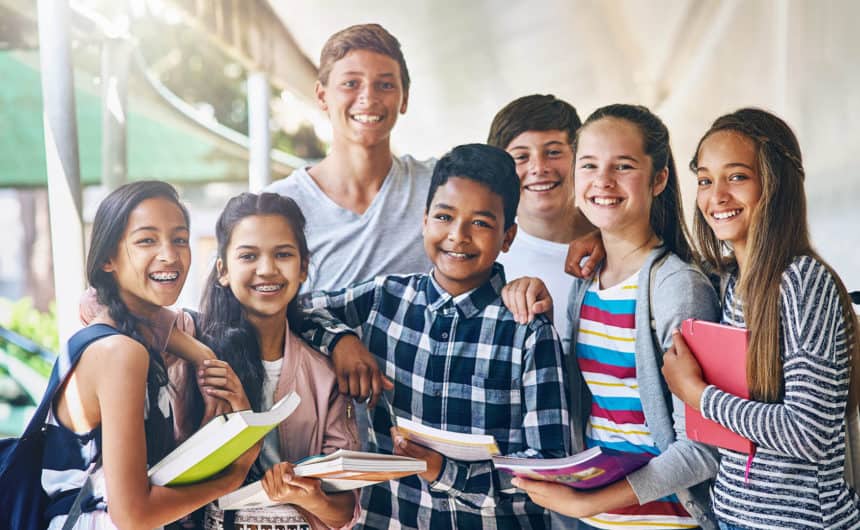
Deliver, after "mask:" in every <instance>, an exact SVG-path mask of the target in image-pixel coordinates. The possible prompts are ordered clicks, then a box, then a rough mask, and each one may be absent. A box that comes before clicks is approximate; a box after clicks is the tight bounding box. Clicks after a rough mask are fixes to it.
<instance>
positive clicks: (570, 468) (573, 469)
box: [493, 447, 654, 490]
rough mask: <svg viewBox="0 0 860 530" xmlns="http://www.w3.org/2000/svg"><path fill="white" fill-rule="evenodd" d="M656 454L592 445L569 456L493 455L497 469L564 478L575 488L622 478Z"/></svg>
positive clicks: (553, 479) (556, 479) (557, 479)
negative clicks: (512, 456) (519, 456)
mask: <svg viewBox="0 0 860 530" xmlns="http://www.w3.org/2000/svg"><path fill="white" fill-rule="evenodd" d="M653 456H654V455H651V454H648V453H624V452H621V451H615V450H613V449H607V448H605V447H592V448H591V449H586V450H585V451H583V452H581V453H577V454H575V455H572V456H567V457H565V458H509V457H503V456H495V457H493V465H494V466H495V467H496V469H499V470H502V471H507V472H508V473H511V474H513V475H516V476H518V477H524V478H530V479H534V480H546V481H550V482H560V483H562V484H566V485H568V486H570V487H572V488H576V489H581V490H587V489H593V488H601V487H603V486H606V485H608V484H612V483H613V482H615V481H617V480H620V479H622V478H624V477H626V476H627V475H629V474H630V473H632V472H634V471H636V470H637V469H639V468H640V467H642V466H644V465H645V464H647V463H648V461H649V460H651V458H653Z"/></svg>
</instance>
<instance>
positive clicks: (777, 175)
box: [690, 108, 860, 407]
mask: <svg viewBox="0 0 860 530" xmlns="http://www.w3.org/2000/svg"><path fill="white" fill-rule="evenodd" d="M719 131H732V132H735V133H738V134H741V135H743V136H745V137H747V138H749V139H750V140H752V142H753V143H754V144H755V150H756V165H757V168H756V169H757V171H758V174H759V177H760V179H761V188H762V189H761V197H760V198H759V201H758V204H757V206H756V207H755V208H754V211H753V212H752V215H751V219H750V227H749V235H748V237H747V249H748V256H747V263H748V265H747V266H746V269H747V270H748V271H755V274H749V273H748V274H742V275H741V276H740V279H739V282H738V293H739V294H740V297H741V299H742V300H743V313H744V321H745V322H746V325H747V328H748V329H749V330H750V342H749V355H748V356H747V382H748V384H749V388H750V395H751V396H752V397H753V399H756V400H759V401H766V402H778V401H780V400H781V399H782V397H783V392H784V388H783V371H782V361H781V359H780V342H779V341H780V325H781V324H780V316H779V312H780V299H781V298H780V284H781V281H782V274H783V272H784V271H785V270H786V269H787V268H788V267H789V265H790V264H791V262H792V261H793V260H794V259H795V258H796V257H797V256H804V255H805V256H811V257H813V258H814V259H816V260H818V261H820V262H821V263H822V264H824V266H825V267H826V268H827V270H828V271H829V272H830V274H831V275H832V276H833V279H834V281H835V283H836V286H837V289H838V291H839V299H840V302H841V305H842V314H843V320H844V322H845V332H846V339H847V343H848V355H849V370H850V374H851V377H850V387H849V403H850V404H851V407H856V406H857V403H858V398H860V395H858V394H860V388H858V385H857V373H858V359H860V355H858V351H860V338H858V336H857V319H856V317H855V315H854V310H853V308H852V306H851V299H850V298H849V296H848V291H847V290H846V289H845V286H844V285H843V284H842V282H841V280H840V279H839V276H837V275H836V272H835V271H834V270H833V269H832V268H831V267H830V265H828V264H827V263H826V262H825V261H824V260H822V259H821V257H820V256H819V255H818V254H817V253H816V252H815V251H814V250H813V249H812V244H811V243H810V239H809V228H808V226H807V219H806V194H805V193H804V187H803V181H804V178H805V172H804V170H803V161H802V158H801V153H800V145H799V144H798V142H797V137H796V136H795V135H794V132H793V131H792V130H791V128H790V127H789V126H788V124H786V123H785V122H784V121H783V120H782V119H780V118H778V117H777V116H774V115H773V114H771V113H769V112H767V111H764V110H761V109H754V108H745V109H740V110H738V111H735V112H733V113H731V114H726V115H725V116H720V117H719V118H717V120H716V121H715V122H714V123H713V125H711V128H710V129H708V132H706V133H705V135H704V136H703V137H702V139H701V140H699V145H698V146H697V147H696V153H695V155H694V156H693V159H692V161H690V169H691V170H692V171H693V172H696V169H697V168H698V166H699V163H698V159H699V151H700V149H701V148H702V142H704V141H705V140H706V139H707V138H708V137H709V136H710V135H712V134H714V133H716V132H719ZM693 231H694V233H695V236H696V240H697V242H698V245H699V248H700V251H701V252H702V257H703V258H704V259H705V260H706V261H708V262H710V264H711V265H712V266H714V267H715V268H716V269H717V270H718V271H719V272H720V273H724V272H725V271H726V270H727V269H728V268H730V267H736V266H737V262H736V261H735V259H734V256H733V255H732V254H731V253H728V256H727V255H726V254H727V250H728V249H727V247H726V246H725V245H724V243H722V242H721V241H720V240H718V239H717V237H716V235H715V234H714V232H713V231H712V230H711V229H710V227H709V226H708V224H707V222H706V221H705V218H704V216H703V214H702V212H701V210H699V209H698V208H697V209H696V213H695V216H694V219H693Z"/></svg>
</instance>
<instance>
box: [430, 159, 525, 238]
mask: <svg viewBox="0 0 860 530" xmlns="http://www.w3.org/2000/svg"><path fill="white" fill-rule="evenodd" d="M453 177H459V178H464V179H469V180H473V181H475V182H480V183H481V184H483V185H485V186H487V187H488V188H490V191H492V192H493V193H495V194H496V195H498V196H499V197H501V198H502V207H503V208H504V210H505V230H507V229H508V228H510V227H511V225H512V224H514V219H516V216H517V206H519V203H520V178H519V177H518V176H517V170H516V167H515V166H514V159H513V158H511V155H509V154H508V153H507V152H505V151H503V150H501V149H499V148H498V147H493V146H490V145H486V144H466V145H458V146H457V147H455V148H454V149H451V150H450V151H449V152H448V153H446V154H445V156H443V157H442V158H440V159H439V161H438V162H436V167H435V168H433V177H432V178H431V179H430V190H429V191H428V192H427V206H426V207H425V212H426V211H430V203H432V202H433V197H434V196H435V195H436V189H437V188H438V187H439V186H444V185H445V183H446V182H448V179H450V178H453Z"/></svg>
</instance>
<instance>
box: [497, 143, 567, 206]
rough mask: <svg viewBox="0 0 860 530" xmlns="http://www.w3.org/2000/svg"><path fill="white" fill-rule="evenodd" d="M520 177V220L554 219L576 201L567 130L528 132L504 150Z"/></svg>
mask: <svg viewBox="0 0 860 530" xmlns="http://www.w3.org/2000/svg"><path fill="white" fill-rule="evenodd" d="M505 151H507V152H508V153H509V154H510V155H511V156H512V157H513V159H514V162H516V167H517V176H519V177H520V205H519V208H518V209H517V214H518V215H519V216H520V217H529V218H546V219H553V218H557V217H558V216H560V215H563V213H564V211H565V210H566V209H567V207H568V206H569V205H570V202H571V201H572V200H573V177H572V176H571V174H570V169H571V164H572V163H573V150H572V149H571V147H570V139H569V138H568V137H567V132H566V131H559V130H550V131H526V132H524V133H522V134H520V135H518V136H517V137H516V138H514V139H513V140H511V143H510V144H508V146H507V147H506V148H505Z"/></svg>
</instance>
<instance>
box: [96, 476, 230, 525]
mask: <svg viewBox="0 0 860 530" xmlns="http://www.w3.org/2000/svg"><path fill="white" fill-rule="evenodd" d="M243 478H244V476H240V474H238V473H235V472H231V473H229V474H224V475H222V476H219V477H218V478H215V479H212V480H208V481H206V482H202V483H199V484H195V485H192V486H179V487H165V486H152V485H150V486H149V488H148V490H147V491H145V492H143V494H141V495H137V496H134V497H128V498H123V497H122V496H120V497H118V498H116V499H114V498H111V501H110V503H109V509H110V515H111V519H113V521H114V523H115V524H116V525H117V527H119V528H131V529H137V528H140V529H145V530H148V529H150V528H157V527H160V526H164V525H166V524H168V523H171V522H173V521H176V520H178V519H180V518H181V517H184V516H185V515H187V514H189V513H191V512H193V511H194V510H196V509H198V508H200V507H201V506H205V505H206V504H207V503H209V502H212V501H214V500H215V499H217V498H218V497H220V496H222V495H225V494H227V493H229V492H231V491H234V490H235V489H237V488H239V487H240V486H241V485H242V480H243Z"/></svg>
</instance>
